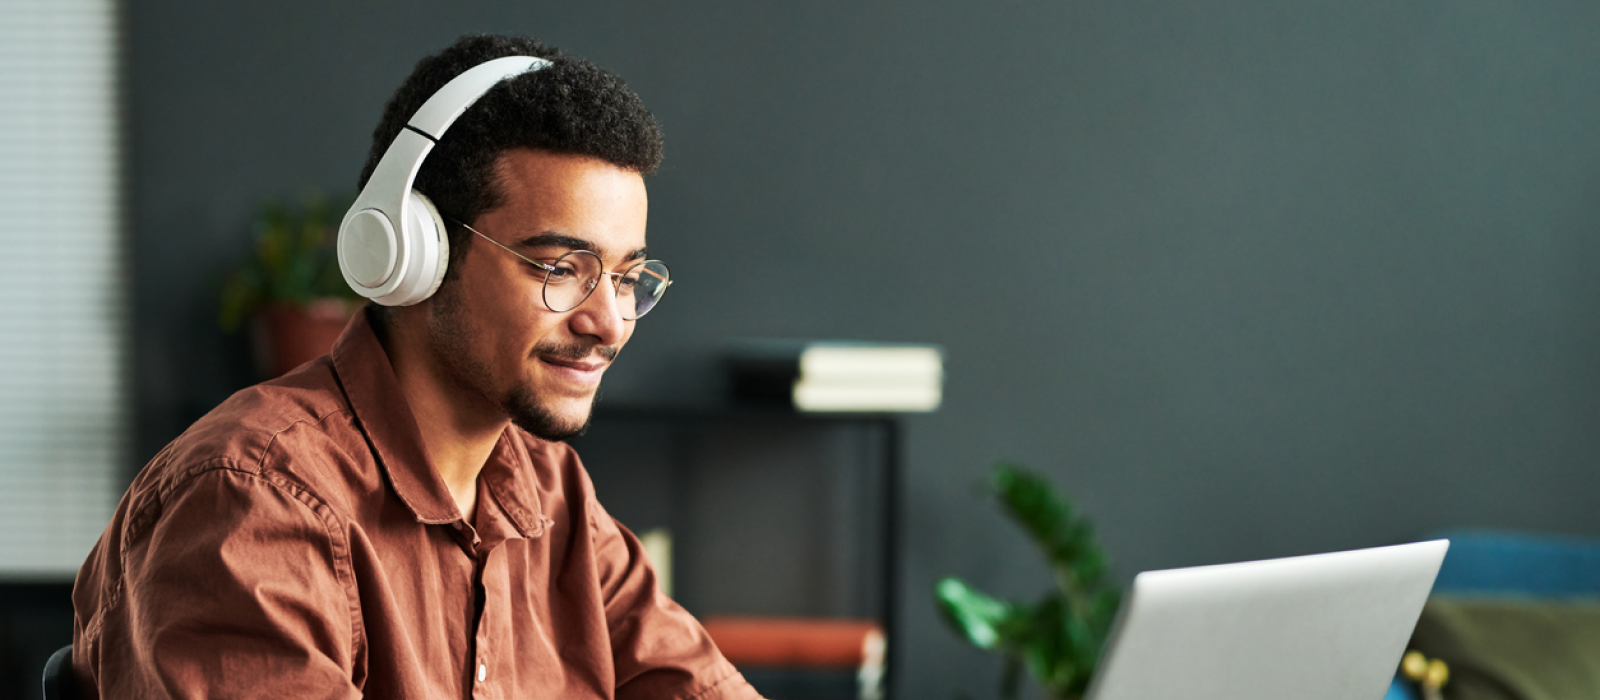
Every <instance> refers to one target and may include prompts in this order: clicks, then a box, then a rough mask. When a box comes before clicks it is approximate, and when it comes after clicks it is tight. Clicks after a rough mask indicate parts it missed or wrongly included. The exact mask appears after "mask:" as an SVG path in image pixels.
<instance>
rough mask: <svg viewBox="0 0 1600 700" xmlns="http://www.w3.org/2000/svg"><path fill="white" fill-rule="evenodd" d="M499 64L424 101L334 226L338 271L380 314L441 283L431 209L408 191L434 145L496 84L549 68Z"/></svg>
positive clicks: (517, 61) (443, 244)
mask: <svg viewBox="0 0 1600 700" xmlns="http://www.w3.org/2000/svg"><path fill="white" fill-rule="evenodd" d="M550 65H551V63H550V61H548V60H546V59H543V58H535V57H533V56H506V57H504V58H497V59H494V60H491V61H487V62H485V63H481V64H479V65H477V66H473V67H472V68H470V69H467V70H466V71H465V72H463V73H462V74H461V75H458V76H456V77H455V78H453V79H452V80H451V81H450V82H448V83H445V85H444V87H442V88H439V91H438V92H435V93H434V94H433V95H432V96H430V97H429V98H428V99H427V101H426V102H423V103H422V107H421V108H420V109H418V110H417V112H416V114H414V115H412V117H411V120H410V121H409V122H407V123H406V126H405V128H403V129H401V130H400V133H399V134H398V135H397V136H395V139H394V141H393V142H392V143H390V144H389V148H388V150H386V151H384V153H383V157H382V158H379V159H378V165H377V167H376V168H374V169H373V171H372V177H370V178H368V180H367V184H366V186H365V187H363V188H361V194H359V195H357V196H356V201H355V203H354V204H352V205H351V206H350V211H348V212H346V213H345V215H344V220H343V221H342V222H341V223H340V225H339V242H338V252H339V270H340V272H342V273H343V274H344V279H345V282H346V283H348V284H349V285H350V288H351V289H354V290H355V291H356V293H357V294H360V295H361V296H364V297H367V298H369V299H372V300H373V301H374V302H376V303H378V304H382V305H384V306H408V305H411V304H415V303H417V302H419V301H422V300H423V299H427V298H428V297H429V296H431V295H432V294H433V292H434V290H436V289H438V288H439V282H440V281H441V280H443V279H444V271H445V264H446V262H447V261H448V259H449V243H448V241H447V240H446V238H445V234H444V231H445V228H444V222H443V221H441V220H440V218H439V212H438V211H437V210H435V209H434V207H433V203H432V202H430V201H428V198H427V197H425V196H423V195H422V194H421V193H419V192H416V191H415V190H413V189H412V188H411V186H412V184H413V183H415V181H416V178H417V171H418V170H420V169H421V168H422V161H423V160H424V159H426V158H427V157H428V153H429V152H431V151H432V150H433V147H434V145H435V144H437V143H438V142H439V139H441V138H443V137H444V133H445V131H446V130H447V129H449V128H450V125H451V124H454V123H455V121H456V119H457V118H459V117H460V116H461V114H462V113H463V112H465V111H467V108H468V107H471V106H472V105H473V104H474V103H476V102H477V101H478V99H479V98H481V97H483V95H484V93H486V92H488V91H489V89H490V88H492V87H494V86H495V85H498V84H499V83H500V81H502V80H505V79H507V78H512V77H515V76H518V75H521V74H523V73H527V72H530V71H536V70H540V69H542V68H545V67H548V66H550Z"/></svg>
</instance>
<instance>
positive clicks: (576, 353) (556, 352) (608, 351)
mask: <svg viewBox="0 0 1600 700" xmlns="http://www.w3.org/2000/svg"><path fill="white" fill-rule="evenodd" d="M533 354H534V355H536V356H538V357H550V358H554V359H557V360H570V361H573V362H576V361H578V360H582V359H585V358H587V357H589V355H591V354H596V355H599V356H600V358H601V359H603V360H605V361H606V362H610V361H612V360H614V359H616V357H617V349H616V348H615V347H613V346H610V345H601V344H599V343H549V344H545V345H536V346H534V348H533Z"/></svg>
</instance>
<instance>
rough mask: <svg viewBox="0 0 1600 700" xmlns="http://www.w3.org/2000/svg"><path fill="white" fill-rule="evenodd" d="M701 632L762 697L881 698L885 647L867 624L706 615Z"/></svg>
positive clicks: (879, 630)
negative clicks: (707, 635)
mask: <svg viewBox="0 0 1600 700" xmlns="http://www.w3.org/2000/svg"><path fill="white" fill-rule="evenodd" d="M705 628H706V632H707V633H708V634H710V635H711V640H712V641H713V642H716V644H717V649H718V650H720V651H721V652H722V655H723V656H725V657H727V659H728V661H730V662H732V663H733V665H734V666H737V667H738V668H739V670H740V671H741V672H743V673H744V674H745V678H746V679H748V680H749V681H750V683H751V685H754V686H755V687H756V690H758V691H760V692H761V694H762V695H764V696H766V697H770V698H775V699H780V700H810V699H811V698H818V699H820V698H856V699H857V700H881V698H882V697H883V664H884V654H885V651H886V644H885V640H884V636H883V628H882V627H880V626H879V625H878V623H876V622H874V621H872V620H858V619H842V618H803V617H710V618H707V619H706V620H705Z"/></svg>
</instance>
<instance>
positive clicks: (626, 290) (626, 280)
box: [456, 221, 672, 321]
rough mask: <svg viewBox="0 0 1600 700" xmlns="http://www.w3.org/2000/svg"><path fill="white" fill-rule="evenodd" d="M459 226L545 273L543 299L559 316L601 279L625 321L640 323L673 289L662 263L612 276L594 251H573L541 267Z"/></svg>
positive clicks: (585, 296) (645, 263) (645, 264)
mask: <svg viewBox="0 0 1600 700" xmlns="http://www.w3.org/2000/svg"><path fill="white" fill-rule="evenodd" d="M456 223H458V224H461V225H462V226H463V227H465V228H466V229H467V230H468V231H471V232H473V233H476V234H478V236H479V237H481V238H482V239H483V240H486V241H488V242H490V243H493V244H494V245H495V247H496V248H499V249H501V250H504V251H505V252H507V253H510V254H512V255H515V256H517V257H519V258H522V261H523V262H526V263H528V264H529V265H532V266H534V267H536V268H539V269H540V270H541V271H543V273H544V275H543V276H544V288H543V290H541V292H540V295H541V296H542V297H543V298H544V305H545V306H546V307H548V308H549V309H550V310H551V311H554V312H556V313H558V314H559V313H566V312H568V311H571V310H573V309H576V308H578V306H579V305H581V304H583V302H584V301H587V300H588V299H589V295H590V294H593V293H594V289H595V287H598V286H600V278H601V277H602V276H604V277H609V278H611V286H612V288H613V289H614V290H615V291H616V294H617V310H618V311H619V312H621V313H622V320H624V321H633V320H637V319H639V318H641V317H643V316H644V315H645V314H647V313H650V310H651V309H654V308H655V307H656V303H657V302H659V301H661V296H662V295H663V294H666V293H667V287H670V286H672V275H671V273H670V272H669V271H668V270H667V264H666V263H664V262H661V261H660V260H644V261H641V262H638V263H635V264H634V265H633V266H632V267H630V268H628V269H627V270H624V271H622V272H611V271H609V270H607V269H605V266H604V265H603V264H601V262H600V256H598V255H595V254H594V252H593V251H589V250H572V251H568V252H567V253H566V254H564V255H562V256H561V257H559V258H556V260H555V262H554V263H542V262H539V261H537V260H533V259H530V258H529V257H528V256H526V255H523V254H522V253H518V252H517V251H515V250H512V249H511V248H509V247H507V246H506V245H504V244H502V243H501V242H500V241H497V240H495V239H493V238H490V237H488V236H485V235H483V232H482V231H479V230H478V229H475V228H473V227H471V226H468V225H467V224H465V223H462V222H460V221H456Z"/></svg>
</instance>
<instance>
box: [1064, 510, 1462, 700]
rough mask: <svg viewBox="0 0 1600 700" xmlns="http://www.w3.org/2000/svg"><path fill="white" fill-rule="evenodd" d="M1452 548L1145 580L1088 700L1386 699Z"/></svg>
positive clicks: (1321, 557) (1295, 560) (1412, 548)
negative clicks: (1391, 682) (1182, 699)
mask: <svg viewBox="0 0 1600 700" xmlns="http://www.w3.org/2000/svg"><path fill="white" fill-rule="evenodd" d="M1449 544H1450V543H1449V542H1448V541H1446V540H1434V541H1431V542H1418V543H1415V544H1404V545H1397V546H1392V547H1377V548H1374V549H1360V550H1354V551H1349V552H1333V553H1329V554H1313V555H1309V556H1300V557H1289V558H1285V559H1268V560H1264V561H1250V562H1241V563H1237V564H1220V565H1215V566H1198V567H1193V568H1187V569H1168V570H1165V571H1146V572H1144V573H1141V574H1139V575H1138V576H1137V577H1135V578H1134V580H1133V586H1132V588H1131V590H1130V592H1129V595H1128V597H1127V600H1126V601H1124V603H1123V606H1122V609H1121V610H1120V611H1119V612H1118V615H1117V620H1116V623H1115V624H1114V625H1113V627H1112V632H1111V636H1110V638H1109V639H1108V641H1107V643H1106V650H1107V651H1106V654H1105V656H1104V658H1103V660H1102V661H1101V664H1100V667H1099V668H1098V669H1097V671H1096V673H1095V677H1094V680H1093V681H1092V682H1091V684H1090V687H1089V694H1088V696H1087V697H1088V698H1089V699H1090V700H1170V699H1172V698H1184V699H1185V700H1282V699H1283V698H1295V699H1296V700H1379V699H1380V698H1382V697H1383V696H1384V692H1385V690H1386V688H1387V687H1388V686H1389V683H1390V681H1391V679H1392V678H1393V677H1394V673H1395V669H1396V668H1397V667H1398V666H1399V663H1400V656H1401V655H1402V654H1403V653H1404V652H1405V645H1406V641H1407V640H1409V639H1410V637H1411V631H1412V629H1413V628H1414V627H1416V624H1417V618H1418V617H1419V616H1420V615H1421V614H1422V604H1423V603H1424V602H1426V601H1427V599H1428V592H1429V590H1430V589H1432V587H1433V579H1434V576H1435V575H1437V574H1438V572H1439V564H1440V562H1442V561H1443V560H1444V553H1445V550H1446V549H1447V548H1448V547H1449Z"/></svg>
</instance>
